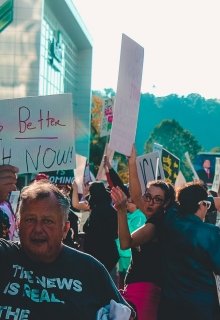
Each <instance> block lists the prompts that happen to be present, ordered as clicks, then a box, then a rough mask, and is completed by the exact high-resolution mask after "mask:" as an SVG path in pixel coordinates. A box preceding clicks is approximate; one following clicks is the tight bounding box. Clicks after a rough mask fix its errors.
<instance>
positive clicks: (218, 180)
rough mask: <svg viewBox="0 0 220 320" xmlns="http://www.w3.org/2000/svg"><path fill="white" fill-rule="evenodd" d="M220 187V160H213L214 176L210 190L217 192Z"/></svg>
mask: <svg viewBox="0 0 220 320" xmlns="http://www.w3.org/2000/svg"><path fill="white" fill-rule="evenodd" d="M219 187H220V158H215V176H214V180H213V184H212V187H211V190H213V191H215V192H217V193H218V192H219Z"/></svg>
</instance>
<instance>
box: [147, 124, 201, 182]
mask: <svg viewBox="0 0 220 320" xmlns="http://www.w3.org/2000/svg"><path fill="white" fill-rule="evenodd" d="M154 142H156V143H159V144H161V145H163V147H164V148H165V149H167V150H168V151H170V152H171V153H173V154H174V155H175V156H177V157H178V158H179V159H180V170H181V171H182V173H183V175H184V177H185V178H186V180H188V181H190V180H192V172H191V169H190V168H189V166H188V163H187V161H186V159H185V155H184V154H185V152H187V151H188V153H189V156H190V159H191V160H192V161H193V160H194V158H195V156H196V154H197V153H198V152H200V151H202V147H201V146H200V145H199V143H198V142H197V141H196V139H195V138H194V137H193V136H192V134H191V133H190V132H189V131H187V130H185V129H183V128H182V127H181V126H180V125H179V123H178V122H177V121H176V120H163V121H162V122H161V123H160V124H159V125H157V126H156V127H155V128H154V130H153V132H152V133H151V135H150V137H149V139H148V140H147V142H146V144H145V152H146V153H148V152H152V150H153V144H154Z"/></svg>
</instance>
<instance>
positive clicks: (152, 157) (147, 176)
mask: <svg viewBox="0 0 220 320" xmlns="http://www.w3.org/2000/svg"><path fill="white" fill-rule="evenodd" d="M136 165H137V172H138V178H139V181H140V185H141V191H142V194H144V192H145V190H146V185H147V183H148V182H149V181H152V180H157V179H160V180H163V179H164V171H163V167H162V164H161V161H160V156H159V153H158V152H157V151H156V152H151V153H147V154H145V155H142V156H139V157H137V158H136ZM156 172H157V176H156Z"/></svg>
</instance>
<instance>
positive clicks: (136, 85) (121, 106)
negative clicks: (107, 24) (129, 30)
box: [109, 34, 144, 156]
mask: <svg viewBox="0 0 220 320" xmlns="http://www.w3.org/2000/svg"><path fill="white" fill-rule="evenodd" d="M143 60H144V48H142V47H141V46H140V45H139V44H138V43H136V42H135V41H133V40H132V39H130V38H129V37H127V36H126V35H125V34H123V35H122V43H121V55H120V63H119V75H118V84H117V93H116V98H115V104H114V118H113V123H112V130H111V134H110V141H109V147H110V148H111V149H112V150H114V151H117V152H119V153H121V154H124V155H126V156H130V154H131V150H132V145H133V143H134V141H135V135H136V127H137V118H138V112H139V102H140V89H141V80H142V69H143Z"/></svg>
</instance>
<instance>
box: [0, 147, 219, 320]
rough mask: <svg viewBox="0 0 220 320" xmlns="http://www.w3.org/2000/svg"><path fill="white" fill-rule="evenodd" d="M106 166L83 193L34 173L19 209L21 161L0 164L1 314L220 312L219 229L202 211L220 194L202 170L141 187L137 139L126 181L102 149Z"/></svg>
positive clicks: (214, 315)
mask: <svg viewBox="0 0 220 320" xmlns="http://www.w3.org/2000/svg"><path fill="white" fill-rule="evenodd" d="M104 169H105V173H106V180H107V183H104V182H103V181H94V182H91V183H90V184H88V185H86V186H85V192H84V194H83V198H82V201H80V198H79V194H78V189H77V184H76V182H74V183H73V185H72V186H71V189H68V190H63V189H61V188H59V187H58V186H56V185H54V184H53V183H50V181H49V180H48V179H47V177H41V178H39V179H35V180H34V181H32V182H31V183H30V184H29V185H28V186H25V187H24V188H23V189H22V190H21V194H20V199H19V206H18V209H17V212H16V213H15V212H13V210H12V208H11V207H10V202H9V201H8V197H9V194H10V192H11V191H13V190H16V176H17V173H18V168H16V167H13V166H10V165H6V166H4V165H2V166H0V237H1V239H0V265H1V270H2V272H1V275H0V319H61V317H63V316H64V315H65V319H75V320H87V319H88V320H89V319H90V320H92V319H94V320H95V319H98V320H104V319H115V320H117V319H118V320H129V319H130V320H131V319H132V320H134V319H135V320H177V319H178V320H186V319H189V320H217V319H220V306H219V305H220V304H219V300H218V291H217V285H216V276H218V275H220V229H219V227H217V226H215V225H214V224H211V223H208V222H207V221H206V217H207V214H208V212H213V211H220V197H219V196H218V194H216V196H213V194H211V192H209V190H208V188H207V185H206V184H205V183H204V181H202V180H198V181H192V182H188V183H185V184H184V185H183V186H181V187H180V188H174V186H173V185H172V184H171V183H168V182H166V181H165V180H154V181H150V182H148V184H147V185H146V188H145V192H144V194H143V192H142V190H141V185H140V181H139V179H138V173H137V167H136V152H135V148H134V147H133V149H132V153H131V155H130V157H129V158H128V169H129V184H128V185H124V183H123V181H122V180H121V179H120V177H119V175H118V174H117V172H116V171H115V170H114V169H113V168H112V167H111V164H110V163H109V159H108V158H107V157H106V156H105V157H104ZM1 205H2V208H1ZM6 206H7V208H8V209H7V210H5V207H6ZM77 212H86V213H88V215H87V218H86V221H84V223H83V227H82V229H81V230H82V231H83V245H81V246H80V245H79V243H78V242H79V241H78V240H79V219H78V215H77ZM12 225H13V227H12ZM13 234H14V235H15V236H13Z"/></svg>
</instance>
